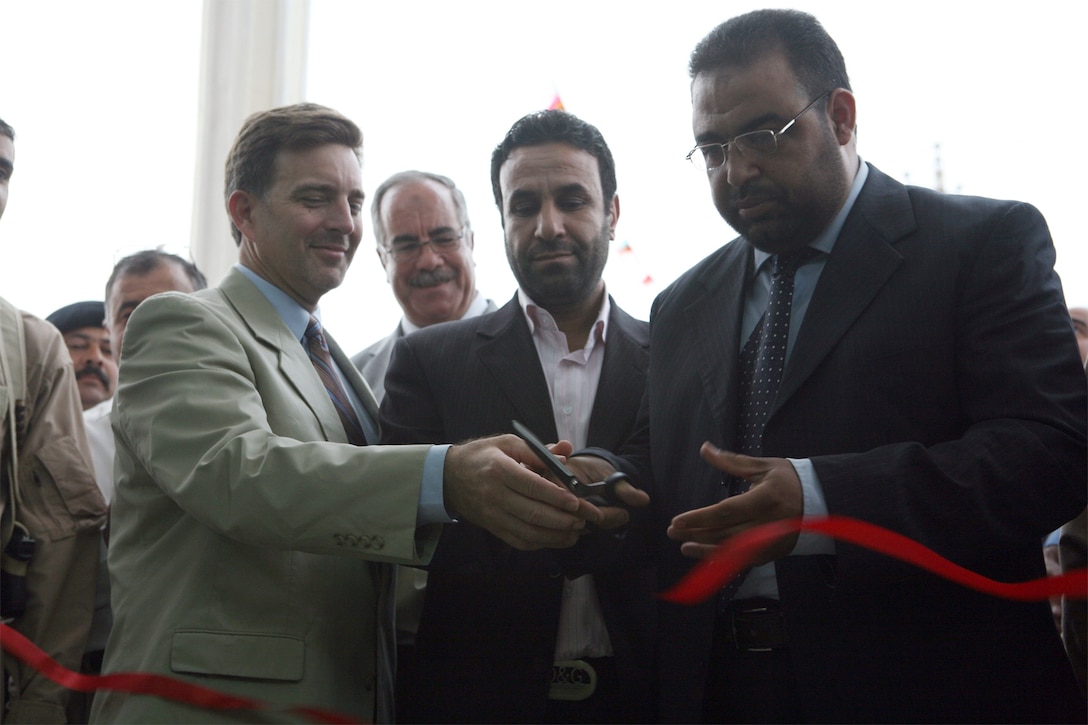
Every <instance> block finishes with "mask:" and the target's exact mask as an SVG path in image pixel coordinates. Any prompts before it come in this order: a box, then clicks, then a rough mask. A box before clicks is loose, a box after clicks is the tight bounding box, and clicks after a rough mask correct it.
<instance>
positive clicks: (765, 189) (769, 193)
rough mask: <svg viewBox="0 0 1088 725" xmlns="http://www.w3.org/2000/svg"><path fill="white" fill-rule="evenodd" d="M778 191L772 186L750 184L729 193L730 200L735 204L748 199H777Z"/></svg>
mask: <svg viewBox="0 0 1088 725" xmlns="http://www.w3.org/2000/svg"><path fill="white" fill-rule="evenodd" d="M778 197H779V193H778V189H777V188H775V187H774V186H773V185H771V184H758V183H748V184H743V185H742V186H738V187H735V188H734V189H732V190H731V191H730V192H729V200H730V201H731V202H733V203H734V204H735V203H737V202H740V201H745V200H747V199H751V198H755V199H777V198H778Z"/></svg>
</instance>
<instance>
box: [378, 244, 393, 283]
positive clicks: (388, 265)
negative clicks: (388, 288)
mask: <svg viewBox="0 0 1088 725" xmlns="http://www.w3.org/2000/svg"><path fill="white" fill-rule="evenodd" d="M374 253H375V254H377V255H378V261H379V262H381V263H382V269H383V270H385V281H386V282H388V283H389V284H393V270H394V269H395V267H396V265H395V264H394V263H393V258H392V257H390V256H389V252H387V251H385V247H383V246H382V245H380V244H377V245H375V246H374Z"/></svg>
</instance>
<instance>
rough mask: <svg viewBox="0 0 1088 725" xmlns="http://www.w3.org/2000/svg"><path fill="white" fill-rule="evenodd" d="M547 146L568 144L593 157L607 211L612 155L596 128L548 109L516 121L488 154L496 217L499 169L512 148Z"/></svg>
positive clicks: (613, 169)
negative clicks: (598, 171)
mask: <svg viewBox="0 0 1088 725" xmlns="http://www.w3.org/2000/svg"><path fill="white" fill-rule="evenodd" d="M548 143H565V144H570V145H571V146H573V147H574V148H576V149H581V150H582V151H585V152H586V153H589V154H590V155H592V156H595V157H596V158H597V166H598V167H599V168H600V172H601V192H602V194H603V195H604V205H605V208H606V209H607V208H608V205H609V204H611V203H612V197H613V196H615V195H616V162H615V161H613V160H612V152H611V151H610V150H609V149H608V144H607V143H605V141H604V136H602V135H601V132H600V131H598V130H597V127H596V126H594V125H592V124H590V123H586V122H585V121H583V120H582V119H580V118H578V117H577V116H575V115H574V114H571V113H567V112H566V111H553V110H549V111H537V112H536V113H530V114H529V115H528V116H522V117H521V118H520V119H518V120H517V121H516V122H515V123H514V125H513V126H511V127H510V130H509V131H507V132H506V138H504V139H503V140H502V143H500V144H499V145H498V146H496V147H495V151H494V153H492V154H491V191H492V192H493V193H494V194H495V204H496V206H498V207H499V214H500V215H501V214H502V189H500V188H499V170H500V169H501V168H502V165H503V164H504V163H506V160H507V159H508V158H510V154H512V153H514V150H515V149H519V148H522V147H524V146H541V145H543V144H548ZM504 223H505V222H504Z"/></svg>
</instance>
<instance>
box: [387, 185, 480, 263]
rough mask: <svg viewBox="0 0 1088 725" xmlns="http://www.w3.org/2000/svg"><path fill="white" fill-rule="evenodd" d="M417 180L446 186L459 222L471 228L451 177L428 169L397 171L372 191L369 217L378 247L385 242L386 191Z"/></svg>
mask: <svg viewBox="0 0 1088 725" xmlns="http://www.w3.org/2000/svg"><path fill="white" fill-rule="evenodd" d="M417 181H433V182H434V183H436V184H439V185H441V186H444V187H446V188H447V189H448V190H449V192H450V196H451V197H453V205H454V206H456V207H457V214H458V216H460V218H461V223H462V224H463V225H465V226H466V227H468V228H469V229H471V228H472V224H471V222H469V220H468V205H467V204H466V203H465V195H464V194H462V193H461V190H460V189H458V188H457V184H455V183H453V179H451V178H449V177H448V176H443V175H442V174H433V173H431V172H430V171H415V170H411V171H399V172H397V173H395V174H393V175H392V176H390V177H389V178H388V179H386V180H385V181H383V182H382V183H381V185H380V186H379V187H378V188H377V189H376V190H375V191H374V199H373V201H371V202H370V218H371V219H373V221H374V239H375V241H377V243H378V246H379V247H381V246H384V244H385V225H384V224H382V198H384V197H385V194H386V192H388V191H389V190H390V189H392V188H393V187H395V186H400V185H401V184H410V183H413V182H417Z"/></svg>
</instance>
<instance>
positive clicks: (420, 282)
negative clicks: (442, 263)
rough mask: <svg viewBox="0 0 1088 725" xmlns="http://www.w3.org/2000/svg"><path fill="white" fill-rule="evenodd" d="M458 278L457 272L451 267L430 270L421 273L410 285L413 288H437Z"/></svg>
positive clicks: (410, 281) (409, 281)
mask: <svg viewBox="0 0 1088 725" xmlns="http://www.w3.org/2000/svg"><path fill="white" fill-rule="evenodd" d="M456 278H457V272H455V271H454V270H452V269H450V268H449V267H439V268H438V269H428V270H424V271H422V272H420V273H419V274H417V275H416V276H415V277H412V278H411V279H410V280H408V285H409V286H411V287H420V288H422V287H437V286H438V285H440V284H445V283H446V282H450V281H452V280H454V279H456Z"/></svg>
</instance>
